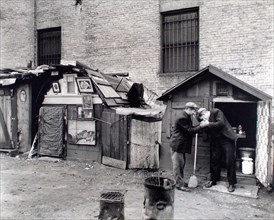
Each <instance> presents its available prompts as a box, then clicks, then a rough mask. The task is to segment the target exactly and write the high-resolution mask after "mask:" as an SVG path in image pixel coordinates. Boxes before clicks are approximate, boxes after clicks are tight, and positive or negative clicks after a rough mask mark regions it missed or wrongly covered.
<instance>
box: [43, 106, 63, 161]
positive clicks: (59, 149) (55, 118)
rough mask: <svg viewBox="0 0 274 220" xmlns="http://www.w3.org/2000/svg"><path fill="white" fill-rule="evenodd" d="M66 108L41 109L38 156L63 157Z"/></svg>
mask: <svg viewBox="0 0 274 220" xmlns="http://www.w3.org/2000/svg"><path fill="white" fill-rule="evenodd" d="M64 118H65V107H41V109H40V113H39V126H38V127H39V128H38V154H40V155H47V156H57V157H61V156H63V153H64V134H65V119H64Z"/></svg>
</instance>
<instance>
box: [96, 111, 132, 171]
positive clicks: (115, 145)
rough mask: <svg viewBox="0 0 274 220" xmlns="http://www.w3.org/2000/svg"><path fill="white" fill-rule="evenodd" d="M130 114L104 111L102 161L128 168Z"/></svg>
mask: <svg viewBox="0 0 274 220" xmlns="http://www.w3.org/2000/svg"><path fill="white" fill-rule="evenodd" d="M129 121H130V116H126V115H118V114H116V112H115V111H114V110H111V109H104V110H103V113H102V135H101V137H102V147H103V149H102V163H103V164H106V165H109V166H113V167H117V168H121V169H126V166H127V155H128V149H127V146H128V140H129Z"/></svg>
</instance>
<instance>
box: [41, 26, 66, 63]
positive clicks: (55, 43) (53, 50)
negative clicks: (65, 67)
mask: <svg viewBox="0 0 274 220" xmlns="http://www.w3.org/2000/svg"><path fill="white" fill-rule="evenodd" d="M60 60H61V27H58V28H50V29H44V30H38V65H43V64H47V65H50V64H60Z"/></svg>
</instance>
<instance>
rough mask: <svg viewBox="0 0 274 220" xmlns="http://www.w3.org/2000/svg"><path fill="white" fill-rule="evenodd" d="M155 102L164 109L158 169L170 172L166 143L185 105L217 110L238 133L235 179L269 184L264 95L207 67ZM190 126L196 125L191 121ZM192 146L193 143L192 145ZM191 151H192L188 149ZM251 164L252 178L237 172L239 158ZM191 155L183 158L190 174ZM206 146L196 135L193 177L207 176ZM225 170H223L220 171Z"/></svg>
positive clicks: (270, 161) (268, 109)
mask: <svg viewBox="0 0 274 220" xmlns="http://www.w3.org/2000/svg"><path fill="white" fill-rule="evenodd" d="M158 100H161V101H163V102H164V103H165V104H166V105H167V109H166V112H165V115H164V118H163V122H162V136H161V137H162V139H161V145H162V146H161V147H162V148H161V152H162V154H161V157H160V166H161V167H164V168H171V163H170V149H169V141H170V137H171V129H172V125H173V123H174V122H175V120H176V118H178V117H180V114H181V112H182V110H183V108H184V106H185V104H186V102H189V101H192V102H195V103H197V104H198V105H199V106H200V107H205V108H209V109H212V108H219V109H221V110H222V111H223V112H224V114H225V115H226V117H227V118H228V121H229V122H230V123H231V125H232V126H233V127H234V129H235V132H237V133H238V136H239V139H238V141H237V144H236V145H237V146H236V158H237V164H238V166H237V167H238V170H237V177H238V178H239V179H240V178H242V179H254V180H256V179H257V180H259V181H260V182H261V183H262V184H263V185H264V186H266V187H270V185H271V184H272V183H273V164H274V163H273V162H274V161H273V146H272V147H271V141H272V140H271V138H272V134H271V100H272V97H271V96H269V95H268V94H266V93H264V92H262V91H260V90H258V89H256V88H254V87H252V86H250V85H249V84H247V83H245V82H243V81H241V80H239V79H237V78H235V77H233V76H231V75H229V74H227V73H225V72H223V71H222V70H220V69H218V68H216V67H214V66H212V65H209V66H207V67H205V68H204V69H202V70H201V71H199V72H197V73H196V74H194V75H192V76H191V77H189V78H187V79H185V80H184V81H182V82H180V83H179V84H177V85H175V86H174V87H172V88H170V89H169V90H167V91H166V92H164V93H163V94H162V96H161V97H159V98H158ZM193 123H194V124H195V123H198V122H197V121H195V119H194V120H193ZM193 143H194V141H193ZM192 149H193V150H194V147H193V148H192ZM244 156H249V157H250V158H252V160H253V162H254V170H255V171H254V174H249V175H245V174H243V173H242V172H241V171H242V170H241V168H242V167H241V164H242V157H244ZM193 157H194V153H192V154H191V155H187V165H186V170H187V171H188V173H191V172H192V171H193ZM209 157H210V149H209V143H208V142H207V141H206V138H205V136H204V134H203V132H200V133H199V138H198V156H197V171H196V172H197V175H204V176H207V175H208V173H209ZM224 168H225V167H224Z"/></svg>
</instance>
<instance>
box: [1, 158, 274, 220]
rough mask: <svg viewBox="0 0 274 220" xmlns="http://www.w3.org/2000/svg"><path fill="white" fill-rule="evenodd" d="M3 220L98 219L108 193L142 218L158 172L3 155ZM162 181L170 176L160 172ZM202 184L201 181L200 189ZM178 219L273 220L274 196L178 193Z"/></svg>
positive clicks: (129, 213) (132, 215)
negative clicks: (148, 185)
mask: <svg viewBox="0 0 274 220" xmlns="http://www.w3.org/2000/svg"><path fill="white" fill-rule="evenodd" d="M0 159H1V169H0V171H1V173H0V177H1V210H0V216H1V218H0V219H3V220H4V219H12V220H19V219H24V220H39V219H47V220H52V219H54V220H55V219H58V220H61V219H62V220H63V219H68V220H72V219H73V220H77V219H79V220H80V219H81V220H82V219H83V220H85V219H97V218H98V214H99V210H100V195H101V193H102V191H105V190H113V189H116V190H126V191H127V192H126V193H125V196H124V198H125V205H124V209H125V219H129V220H131V219H132V220H135V219H136V220H137V219H141V217H142V208H143V207H142V203H143V197H144V185H143V182H144V179H145V178H147V177H150V176H153V175H154V176H157V175H158V173H155V172H147V171H142V170H121V169H116V168H112V167H107V166H104V165H101V164H98V163H89V164H87V163H82V162H76V161H56V160H55V161H43V160H38V159H33V160H26V159H24V158H12V157H8V156H6V155H3V154H1V155H0ZM161 176H165V177H171V173H170V172H167V171H162V172H161ZM203 181H204V180H201V184H202V183H203ZM174 219H178V220H181V219H267V220H269V219H274V196H273V193H269V192H267V191H266V190H265V189H264V188H262V189H260V190H259V198H258V199H253V198H245V197H238V196H235V195H231V194H226V193H221V192H215V191H210V190H205V189H203V187H202V186H199V187H198V188H195V189H192V191H191V192H181V191H177V190H175V202H174Z"/></svg>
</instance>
